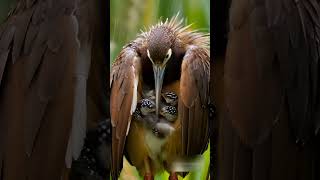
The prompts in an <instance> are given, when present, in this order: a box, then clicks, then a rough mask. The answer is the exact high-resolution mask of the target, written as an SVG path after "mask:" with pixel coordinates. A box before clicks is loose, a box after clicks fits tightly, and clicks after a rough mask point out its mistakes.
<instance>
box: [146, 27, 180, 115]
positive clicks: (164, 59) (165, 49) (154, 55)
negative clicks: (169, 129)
mask: <svg viewBox="0 0 320 180" xmlns="http://www.w3.org/2000/svg"><path fill="white" fill-rule="evenodd" d="M173 41H174V35H173V33H172V32H171V31H170V30H169V29H167V28H166V27H162V26H159V27H156V28H154V29H152V30H151V31H150V33H149V36H148V38H147V55H148V58H149V60H150V61H151V62H152V67H153V72H154V80H155V91H156V113H157V115H158V114H159V102H160V95H161V89H162V83H163V77H164V72H165V69H166V65H167V63H168V61H169V60H170V59H171V55H172V49H171V48H172V44H173Z"/></svg>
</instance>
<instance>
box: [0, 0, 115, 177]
mask: <svg viewBox="0 0 320 180" xmlns="http://www.w3.org/2000/svg"><path fill="white" fill-rule="evenodd" d="M15 2H16V4H15V6H14V7H13V8H12V10H11V11H10V12H9V14H8V17H7V18H6V20H5V21H4V22H3V23H2V24H1V25H0V89H1V91H0V116H1V118H0V179H1V180H22V179H32V180H44V179H45V180H57V179H64V180H67V179H69V172H70V169H71V168H72V162H73V160H76V159H78V158H79V156H80V154H81V150H82V148H83V145H84V141H85V136H86V131H87V130H90V129H92V128H95V127H96V125H97V124H98V122H99V121H100V119H104V118H108V117H109V118H110V114H109V110H110V108H109V101H108V98H109V95H110V88H109V82H108V81H109V79H110V78H109V75H110V74H109V73H108V71H109V69H110V65H109V63H108V62H106V61H105V59H108V57H109V56H108V55H107V52H108V48H107V46H106V43H105V42H107V39H108V35H107V34H108V30H107V26H106V21H107V19H108V18H107V17H108V14H109V13H108V12H109V11H108V10H107V4H106V3H107V2H104V1H99V2H98V1H90V0H79V1H78V0H68V1H65V0H55V1H52V0H41V1H40V0H17V1H15ZM109 123H110V121H109ZM109 144H110V143H109ZM106 153H109V154H110V155H111V152H110V151H109V152H106ZM106 163H107V164H108V163H110V161H109V162H106ZM109 165H110V164H109ZM109 165H108V166H109ZM108 171H109V172H110V169H109V170H108V169H105V172H108Z"/></svg>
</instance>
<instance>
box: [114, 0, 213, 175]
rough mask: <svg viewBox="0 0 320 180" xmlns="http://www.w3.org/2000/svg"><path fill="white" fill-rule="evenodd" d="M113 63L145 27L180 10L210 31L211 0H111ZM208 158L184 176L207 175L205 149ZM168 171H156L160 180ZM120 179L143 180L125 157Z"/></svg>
mask: <svg viewBox="0 0 320 180" xmlns="http://www.w3.org/2000/svg"><path fill="white" fill-rule="evenodd" d="M110 8H111V11H110V52H111V53H110V63H112V62H113V61H114V59H115V58H116V56H117V54H118V53H119V52H120V51H121V49H122V47H123V46H124V45H125V44H127V43H128V42H129V41H131V40H133V39H135V38H136V35H137V34H139V33H140V30H142V29H144V27H146V28H149V27H150V26H151V25H154V24H156V23H157V22H159V20H160V18H162V20H165V19H166V18H169V19H170V18H171V17H172V16H175V15H176V14H177V13H178V12H179V14H180V16H179V17H180V18H184V20H185V24H191V23H192V24H193V25H192V28H193V29H199V30H201V31H203V32H209V31H210V0H121V1H120V0H111V1H110ZM203 156H204V158H205V161H204V162H203V164H202V167H201V171H198V172H195V173H190V174H189V175H188V176H187V177H186V178H184V179H190V180H203V179H206V176H207V173H208V172H207V171H208V167H209V157H210V155H209V151H208V150H207V151H206V152H205V153H204V155H203ZM168 176H169V175H168V173H163V174H158V175H156V177H155V179H156V180H162V179H163V180H164V179H168ZM120 179H123V180H127V179H130V180H136V179H137V180H139V179H143V178H142V177H139V176H138V173H137V171H136V169H135V167H133V166H131V165H129V164H128V162H127V161H125V164H124V168H123V171H122V173H121V176H120Z"/></svg>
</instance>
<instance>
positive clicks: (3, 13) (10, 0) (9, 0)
mask: <svg viewBox="0 0 320 180" xmlns="http://www.w3.org/2000/svg"><path fill="white" fill-rule="evenodd" d="M15 2H16V0H0V24H1V23H2V22H3V21H4V20H5V19H6V18H7V16H8V12H9V11H10V9H11V8H12V7H13V5H14V4H15Z"/></svg>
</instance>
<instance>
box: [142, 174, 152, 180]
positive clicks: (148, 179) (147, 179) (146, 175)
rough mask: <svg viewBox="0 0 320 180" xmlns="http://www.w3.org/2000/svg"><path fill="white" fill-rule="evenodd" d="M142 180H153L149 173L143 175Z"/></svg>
mask: <svg viewBox="0 0 320 180" xmlns="http://www.w3.org/2000/svg"><path fill="white" fill-rule="evenodd" d="M144 180H153V175H152V174H151V173H146V174H145V175H144Z"/></svg>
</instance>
